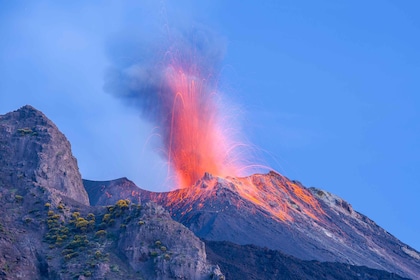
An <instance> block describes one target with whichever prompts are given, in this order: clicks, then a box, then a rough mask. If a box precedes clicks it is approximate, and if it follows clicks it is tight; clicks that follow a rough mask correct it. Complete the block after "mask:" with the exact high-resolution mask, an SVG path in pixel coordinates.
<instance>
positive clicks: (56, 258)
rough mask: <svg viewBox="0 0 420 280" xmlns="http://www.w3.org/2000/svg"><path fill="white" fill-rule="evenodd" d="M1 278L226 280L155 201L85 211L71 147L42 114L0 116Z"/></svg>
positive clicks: (86, 201)
mask: <svg viewBox="0 0 420 280" xmlns="http://www.w3.org/2000/svg"><path fill="white" fill-rule="evenodd" d="M0 203H1V205H2V206H1V215H0V279H223V278H224V276H223V274H222V273H221V272H220V269H219V268H218V267H217V266H216V265H213V264H211V263H210V262H209V261H208V260H207V257H206V251H205V245H204V243H203V242H202V241H201V240H200V239H199V238H197V237H196V236H195V235H194V234H193V233H192V232H191V231H190V230H188V229H187V228H186V227H185V226H183V225H182V224H180V223H178V222H176V221H174V220H173V219H171V217H170V216H169V214H168V212H167V211H166V210H164V209H163V208H162V207H161V206H159V205H156V204H155V203H153V202H151V203H147V204H143V205H139V204H136V203H134V202H131V201H129V200H118V201H116V202H115V203H113V204H112V205H107V206H95V207H93V206H90V204H89V199H88V195H87V193H86V191H85V189H84V186H83V184H82V179H81V176H80V173H79V170H78V167H77V163H76V160H75V158H74V157H73V156H72V154H71V149H70V144H69V142H68V141H67V139H66V138H65V137H64V135H63V134H62V133H61V132H59V130H58V129H57V127H56V126H55V125H54V124H53V123H52V122H51V121H50V120H48V118H46V117H45V116H44V115H43V114H42V113H41V112H39V111H37V110H36V109H34V108H33V107H31V106H24V107H22V108H20V109H19V110H17V111H15V112H11V113H8V114H6V115H3V116H0Z"/></svg>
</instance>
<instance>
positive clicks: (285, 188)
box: [151, 171, 325, 222]
mask: <svg viewBox="0 0 420 280" xmlns="http://www.w3.org/2000/svg"><path fill="white" fill-rule="evenodd" d="M229 193H230V194H229ZM151 196H152V200H154V201H156V202H157V203H163V204H164V205H166V206H167V207H168V209H169V210H170V211H173V210H175V211H179V210H181V215H182V216H183V215H186V214H187V213H189V212H190V211H200V210H201V209H203V208H205V209H207V210H204V212H206V211H209V209H210V210H211V212H217V211H225V210H226V208H225V207H226V204H225V203H227V205H229V206H230V207H232V206H233V207H235V208H237V210H238V211H245V212H246V211H252V212H255V211H256V210H257V209H259V210H260V211H261V212H262V213H263V214H264V215H267V216H270V217H271V218H273V219H276V220H280V221H283V222H286V221H289V222H292V221H294V220H295V219H301V218H311V219H313V220H316V221H320V222H322V220H323V219H322V217H323V216H324V215H325V212H324V210H323V209H322V208H321V206H320V204H319V202H318V201H317V199H316V198H315V197H314V196H313V194H311V192H310V191H308V190H307V189H306V188H305V187H303V186H301V185H299V184H298V183H296V182H293V181H290V180H289V179H287V178H286V177H284V176H282V175H280V174H278V173H276V172H274V171H271V172H269V173H268V174H254V175H251V176H248V177H242V178H233V177H226V178H220V177H213V176H212V175H210V174H208V173H206V175H205V176H204V177H203V178H202V179H201V180H199V181H197V182H196V183H195V184H194V185H192V186H190V187H187V188H183V189H179V190H175V191H171V192H167V193H155V194H153V195H151ZM226 200H227V201H226ZM248 202H250V203H251V204H249V203H248ZM250 205H253V206H250ZM178 214H179V213H178Z"/></svg>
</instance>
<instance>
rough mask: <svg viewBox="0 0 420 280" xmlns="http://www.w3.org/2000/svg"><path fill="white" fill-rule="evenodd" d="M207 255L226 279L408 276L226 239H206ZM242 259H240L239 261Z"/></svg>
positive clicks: (372, 279) (365, 279) (367, 279)
mask: <svg viewBox="0 0 420 280" xmlns="http://www.w3.org/2000/svg"><path fill="white" fill-rule="evenodd" d="M206 248H207V254H208V257H209V259H210V260H211V261H213V262H215V263H218V264H219V266H220V267H221V269H222V270H223V271H224V273H225V276H226V279H228V280H229V279H252V280H258V279H261V280H269V279H273V280H274V279H291V280H300V279H305V280H324V279H325V280H326V279H340V280H355V279H359V280H386V279H407V278H402V277H400V276H398V275H396V274H394V273H389V272H386V271H383V270H377V269H371V268H367V267H366V266H354V265H348V264H343V263H336V262H335V263H331V262H319V261H303V260H300V259H297V258H295V257H292V256H288V255H285V254H283V253H282V252H280V251H276V250H270V249H267V248H261V247H257V246H255V245H237V244H233V243H229V242H226V241H206ZM238 260H241V261H238Z"/></svg>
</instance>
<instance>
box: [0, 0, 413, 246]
mask: <svg viewBox="0 0 420 280" xmlns="http://www.w3.org/2000/svg"><path fill="white" fill-rule="evenodd" d="M195 2H196V1H177V2H176V5H175V4H170V3H166V2H163V1H161V2H158V3H155V1H108V2H107V4H104V2H103V1H89V2H86V1H71V3H65V4H64V3H63V2H61V3H58V2H56V1H54V2H53V1H37V2H36V3H35V2H31V3H30V2H26V3H22V2H20V3H19V2H15V1H13V2H12V1H2V3H1V6H2V9H1V10H0V113H1V114H3V113H6V112H8V111H12V110H15V109H17V108H19V107H21V106H22V105H25V104H31V105H33V106H35V107H36V108H38V109H40V110H41V111H43V112H44V113H45V114H46V115H47V116H48V117H49V118H50V119H52V120H53V121H54V122H55V123H56V124H57V125H58V127H59V128H60V129H61V130H62V131H63V132H64V133H65V135H66V136H67V137H68V138H69V140H70V142H71V143H72V147H73V153H74V154H75V156H76V157H77V159H78V163H79V167H80V170H81V172H82V175H83V177H84V178H87V179H97V180H107V179H113V178H117V177H122V176H126V177H128V178H129V179H132V180H133V181H135V182H136V184H137V185H139V186H140V187H142V188H145V189H151V190H164V189H165V185H164V181H162V178H164V177H165V175H166V166H165V162H164V160H162V159H160V158H159V156H157V155H156V153H155V151H154V150H155V149H156V147H155V146H154V145H152V144H151V143H150V142H151V141H153V140H149V135H150V134H151V133H152V129H153V127H152V126H151V125H150V124H148V123H145V122H143V121H142V120H141V118H140V117H139V112H137V111H136V110H135V109H134V108H131V107H126V106H125V105H124V103H123V102H121V101H120V100H118V99H116V98H115V97H114V96H112V95H111V94H109V93H107V92H105V91H104V77H105V73H106V71H107V69H108V68H109V67H110V65H111V64H112V57H113V46H114V45H115V44H116V42H118V43H119V44H122V45H124V44H126V43H127V44H128V43H133V44H135V43H136V42H145V41H148V40H152V39H153V38H156V37H159V36H163V35H162V34H164V32H163V31H162V30H165V28H166V27H167V26H170V27H171V28H173V29H174V30H176V29H177V28H179V29H185V28H188V27H190V26H195V25H203V26H206V27H207V28H209V29H211V30H212V31H213V32H214V33H216V34H218V36H220V38H221V40H220V42H221V43H220V48H221V49H223V51H224V52H225V56H224V59H223V62H222V69H221V72H220V74H219V75H220V87H221V88H220V90H221V92H223V94H224V95H225V97H226V98H227V99H229V100H230V101H231V102H232V103H234V104H235V106H237V107H239V108H241V110H240V111H241V112H242V113H241V116H240V123H242V129H243V134H244V135H246V137H247V138H248V139H249V141H251V142H252V143H254V144H255V145H256V146H258V147H260V149H261V151H264V152H261V154H262V156H263V158H264V160H265V161H266V162H267V164H268V165H270V166H272V167H273V169H275V170H277V171H279V172H281V173H282V174H284V175H286V176H288V177H289V178H291V179H296V180H299V181H301V182H302V183H303V184H304V185H306V186H308V187H310V186H315V187H317V188H321V189H325V190H327V191H330V192H332V193H335V194H337V195H339V196H341V197H343V198H344V199H345V200H347V201H349V202H350V203H351V204H352V205H353V207H354V208H355V209H356V210H357V211H359V212H361V213H363V214H366V215H367V216H369V217H370V218H372V219H373V220H374V221H375V222H377V223H378V224H379V225H380V226H382V227H384V228H385V229H386V230H387V231H389V232H390V233H392V234H393V235H395V236H396V237H398V238H400V239H401V240H402V241H404V242H406V243H408V244H409V245H411V246H413V247H414V248H416V249H417V250H420V240H419V239H418V236H420V219H419V216H418V215H419V213H420V203H418V200H419V197H420V190H419V179H420V175H419V174H420V172H419V171H420V170H419V166H420V160H419V158H420V150H419V144H418V143H420V139H419V138H420V137H419V135H420V116H419V109H420V94H419V93H420V80H419V78H418V77H419V74H420V54H419V51H418V50H419V49H420V39H419V36H418V34H419V33H420V19H419V17H418V11H419V9H420V4H419V3H418V2H417V1H399V2H396V1H369V2H366V1H349V2H347V3H343V2H342V1H341V2H337V1H300V2H299V3H297V2H296V1H265V3H259V4H255V3H253V2H251V1H248V2H245V3H244V1H229V2H228V1H200V2H197V3H199V4H196V3H195ZM119 40H121V42H119Z"/></svg>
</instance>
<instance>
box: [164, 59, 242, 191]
mask: <svg viewBox="0 0 420 280" xmlns="http://www.w3.org/2000/svg"><path fill="white" fill-rule="evenodd" d="M165 78H166V81H167V84H168V85H169V91H170V92H171V94H172V96H171V98H169V100H170V101H171V102H172V104H171V111H170V112H168V116H167V118H168V121H167V126H168V128H169V131H167V134H168V135H166V138H167V139H166V141H167V142H166V143H165V145H166V150H167V155H166V156H167V158H168V162H169V166H170V167H171V168H172V170H173V172H174V173H175V175H176V178H177V181H178V186H180V187H187V186H191V185H193V184H194V183H195V182H196V181H197V180H198V179H200V178H201V177H202V176H203V175H204V173H205V172H210V173H212V174H217V175H218V176H226V175H237V168H236V167H235V166H234V163H233V162H234V161H233V160H232V158H233V155H232V152H231V145H230V144H229V140H228V139H227V136H226V133H225V132H224V130H223V129H222V126H221V123H220V121H221V116H220V115H219V111H218V108H217V107H216V102H215V98H216V92H214V91H212V89H211V88H209V87H208V84H207V83H206V80H205V79H204V78H202V77H201V76H200V72H199V69H198V68H197V67H196V66H194V65H191V66H183V65H181V63H179V65H176V64H172V65H170V66H169V67H168V68H167V71H166V73H165ZM168 107H169V106H168Z"/></svg>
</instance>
